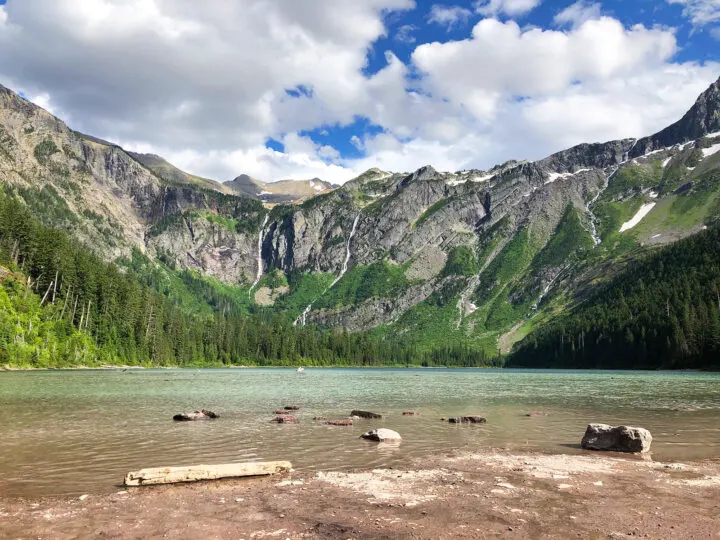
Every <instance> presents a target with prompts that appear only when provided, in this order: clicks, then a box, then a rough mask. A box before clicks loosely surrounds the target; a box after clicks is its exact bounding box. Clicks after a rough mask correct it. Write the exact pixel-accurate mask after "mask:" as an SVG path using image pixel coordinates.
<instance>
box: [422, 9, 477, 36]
mask: <svg viewBox="0 0 720 540" xmlns="http://www.w3.org/2000/svg"><path fill="white" fill-rule="evenodd" d="M471 16H472V11H470V10H469V9H466V8H464V7H460V6H442V5H439V4H435V5H433V6H432V8H430V13H429V14H428V22H431V23H435V24H439V25H440V26H444V27H446V28H447V29H448V30H450V29H451V28H452V27H453V26H455V25H461V24H465V23H467V21H468V19H469V18H470V17H471Z"/></svg>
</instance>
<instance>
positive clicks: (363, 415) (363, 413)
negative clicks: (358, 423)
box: [350, 411, 382, 419]
mask: <svg viewBox="0 0 720 540" xmlns="http://www.w3.org/2000/svg"><path fill="white" fill-rule="evenodd" d="M350 416H357V417H358V418H370V419H376V418H382V414H377V413H374V412H369V411H352V412H351V413H350Z"/></svg>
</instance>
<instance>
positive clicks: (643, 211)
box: [620, 202, 657, 232]
mask: <svg viewBox="0 0 720 540" xmlns="http://www.w3.org/2000/svg"><path fill="white" fill-rule="evenodd" d="M656 204H657V203H654V202H653V203H647V204H643V205H642V206H641V207H640V210H638V211H637V214H635V215H634V216H633V218H632V219H631V220H630V221H626V222H625V223H623V224H622V227H620V232H625V231H629V230H630V229H632V228H633V227H634V226H635V225H637V224H638V223H640V222H641V221H642V219H643V218H644V217H645V216H647V215H648V214H649V213H650V210H652V209H653V208H655V205H656Z"/></svg>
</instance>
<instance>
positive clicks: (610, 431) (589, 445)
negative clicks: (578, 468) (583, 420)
mask: <svg viewBox="0 0 720 540" xmlns="http://www.w3.org/2000/svg"><path fill="white" fill-rule="evenodd" d="M651 443H652V435H651V434H650V432H649V431H648V430H647V429H644V428H641V427H631V426H609V425H607V424H590V425H588V427H587V430H585V436H584V437H583V438H582V442H581V443H580V446H581V447H582V448H584V449H586V450H607V451H611V452H630V453H643V452H648V451H649V450H650V444H651Z"/></svg>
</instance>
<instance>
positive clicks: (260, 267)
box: [248, 214, 270, 294]
mask: <svg viewBox="0 0 720 540" xmlns="http://www.w3.org/2000/svg"><path fill="white" fill-rule="evenodd" d="M269 218H270V214H265V220H264V221H263V224H262V226H261V227H260V232H259V233H258V241H257V274H256V275H255V281H253V284H252V285H251V286H250V290H249V291H248V294H251V293H252V290H253V289H254V288H255V285H257V284H258V283H259V282H260V279H261V278H262V276H263V263H262V241H263V233H264V232H265V226H266V225H267V222H268V219H269Z"/></svg>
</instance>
